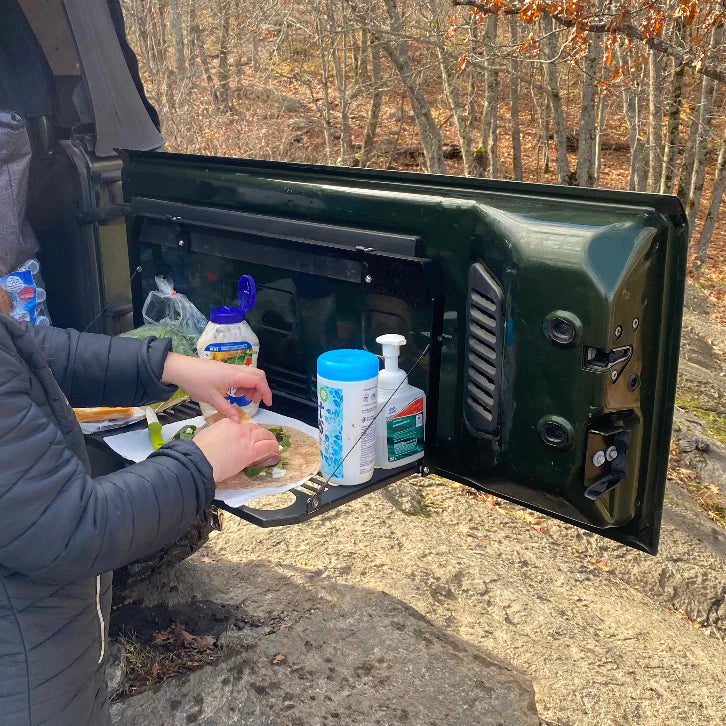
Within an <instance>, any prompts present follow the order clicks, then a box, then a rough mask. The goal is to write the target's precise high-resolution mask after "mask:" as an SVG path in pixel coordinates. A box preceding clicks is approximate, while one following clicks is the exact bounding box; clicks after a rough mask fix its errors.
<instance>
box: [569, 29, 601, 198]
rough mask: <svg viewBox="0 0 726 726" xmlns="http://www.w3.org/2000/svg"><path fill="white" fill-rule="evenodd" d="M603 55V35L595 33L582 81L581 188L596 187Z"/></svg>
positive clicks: (577, 172) (579, 145) (579, 133)
mask: <svg viewBox="0 0 726 726" xmlns="http://www.w3.org/2000/svg"><path fill="white" fill-rule="evenodd" d="M601 55H602V34H601V33H593V34H592V35H591V36H590V38H589V48H588V51H587V56H586V58H585V61H584V78H583V80H582V105H581V108H580V130H579V132H578V142H579V143H578V153H577V169H576V172H575V173H576V174H577V184H578V185H579V186H581V187H592V186H594V185H595V158H596V155H595V137H596V135H597V80H598V70H599V67H600V57H601Z"/></svg>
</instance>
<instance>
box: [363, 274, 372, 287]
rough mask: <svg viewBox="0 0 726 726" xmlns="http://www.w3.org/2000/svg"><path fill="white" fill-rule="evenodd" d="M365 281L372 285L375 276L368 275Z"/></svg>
mask: <svg viewBox="0 0 726 726" xmlns="http://www.w3.org/2000/svg"><path fill="white" fill-rule="evenodd" d="M365 281H366V284H367V285H370V284H371V283H372V282H373V278H372V277H371V276H370V275H366V276H365Z"/></svg>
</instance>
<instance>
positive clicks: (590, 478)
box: [585, 429, 630, 501]
mask: <svg viewBox="0 0 726 726" xmlns="http://www.w3.org/2000/svg"><path fill="white" fill-rule="evenodd" d="M629 447H630V431H629V430H628V429H615V430H613V431H589V432H588V435H587V453H586V457H587V459H586V461H585V497H586V498H587V499H590V500H592V501H595V500H597V499H599V498H600V497H601V496H602V495H603V494H605V493H607V492H609V491H611V490H612V489H614V488H615V487H616V486H617V485H618V484H619V483H620V482H621V481H622V480H623V479H625V477H626V476H627V475H628V449H629Z"/></svg>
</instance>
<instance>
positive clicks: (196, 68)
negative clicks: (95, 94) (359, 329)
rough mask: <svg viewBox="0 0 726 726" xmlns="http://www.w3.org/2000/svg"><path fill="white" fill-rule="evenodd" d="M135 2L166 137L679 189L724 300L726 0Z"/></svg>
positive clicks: (705, 267)
mask: <svg viewBox="0 0 726 726" xmlns="http://www.w3.org/2000/svg"><path fill="white" fill-rule="evenodd" d="M122 6H123V9H124V14H125V19H126V25H127V33H128V37H129V41H130V43H131V45H132V46H133V47H134V49H135V50H136V52H137V55H138V57H139V62H140V66H141V72H142V77H143V79H144V83H145V87H146V90H147V94H148V95H149V97H150V100H151V101H152V103H153V104H154V105H155V106H156V108H157V110H158V111H159V114H160V117H161V123H162V131H163V134H164V137H165V139H166V142H167V146H166V148H167V150H169V151H178V152H185V153H198V154H213V155H222V156H237V157H253V158H258V159H275V160H282V161H296V162H308V163H317V164H320V163H322V164H338V165H343V166H361V167H375V168H389V169H390V168H394V169H407V170H415V171H428V172H432V173H437V174H459V175H462V174H463V175H467V176H481V177H488V178H498V179H514V180H523V181H531V182H544V183H553V184H573V185H579V186H592V187H609V188H613V189H631V190H636V191H643V192H646V191H647V192H658V193H666V194H677V195H678V197H679V198H680V199H681V201H682V202H683V204H684V206H685V208H686V212H687V214H688V218H689V222H690V229H691V254H690V260H689V276H690V277H691V279H692V280H693V281H694V282H695V283H696V284H697V285H699V287H701V288H702V289H703V290H704V292H706V293H707V294H708V295H709V296H710V297H711V298H713V299H714V300H715V301H717V302H719V303H723V302H725V301H726V211H723V207H724V206H726V205H723V204H722V201H723V197H724V189H725V188H726V43H724V25H725V23H726V0H652V1H646V2H635V1H633V0H559V1H553V0H510V1H508V0H360V1H356V0H305V1H304V2H291V0H264V1H263V0H122ZM719 212H720V216H719ZM719 222H720V224H719ZM712 309H713V311H714V312H713V313H712V314H713V315H714V316H715V317H717V318H720V320H719V322H724V321H726V306H724V305H715V306H713V308H712Z"/></svg>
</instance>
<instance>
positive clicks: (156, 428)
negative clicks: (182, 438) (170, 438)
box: [149, 421, 164, 451]
mask: <svg viewBox="0 0 726 726" xmlns="http://www.w3.org/2000/svg"><path fill="white" fill-rule="evenodd" d="M149 438H150V439H151V445H152V446H153V447H154V451H156V450H157V449H160V448H161V447H162V446H163V445H164V439H162V438H161V424H160V423H159V422H158V421H157V422H156V423H150V424H149Z"/></svg>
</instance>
